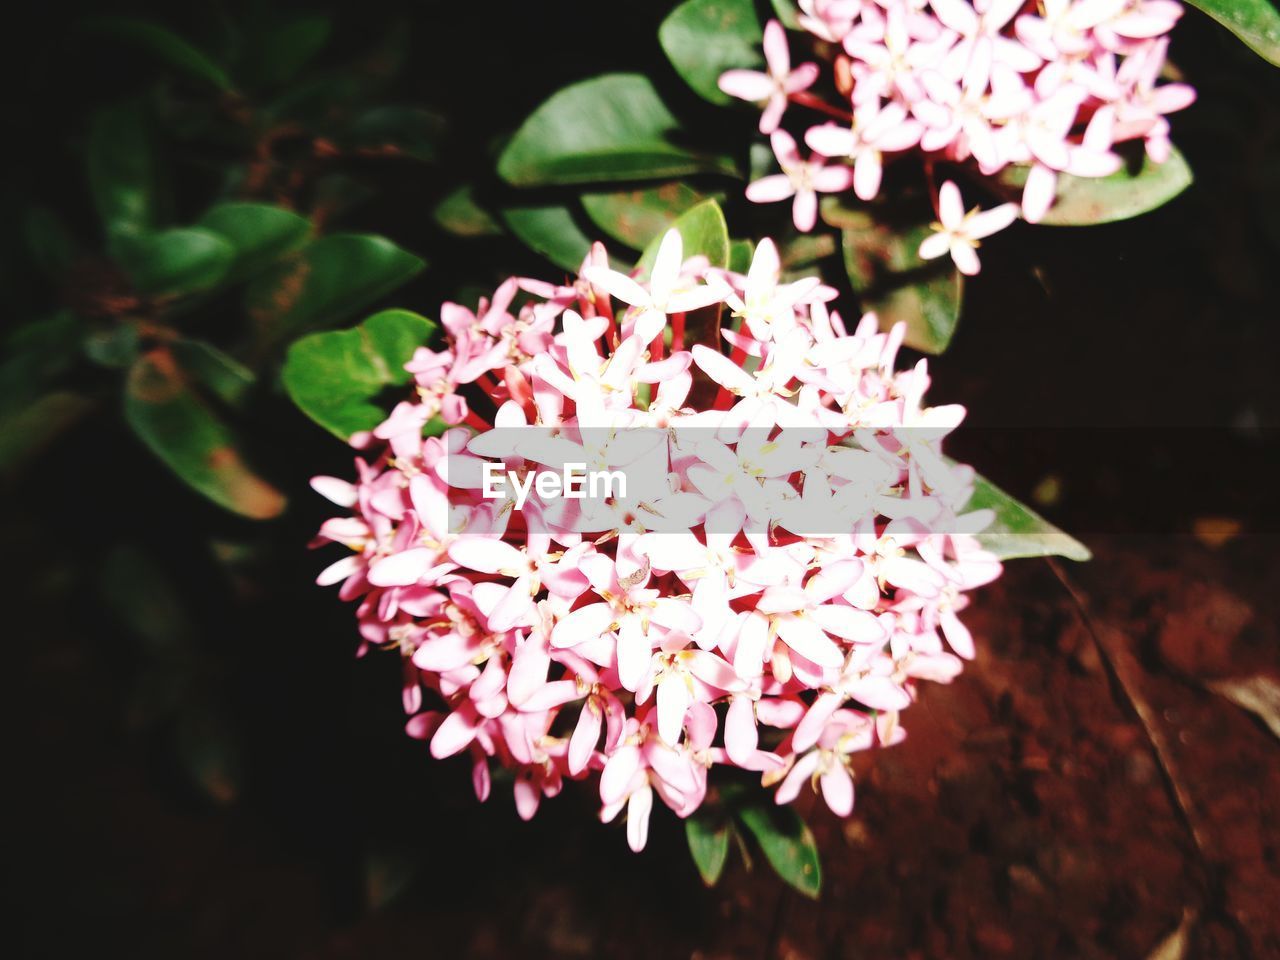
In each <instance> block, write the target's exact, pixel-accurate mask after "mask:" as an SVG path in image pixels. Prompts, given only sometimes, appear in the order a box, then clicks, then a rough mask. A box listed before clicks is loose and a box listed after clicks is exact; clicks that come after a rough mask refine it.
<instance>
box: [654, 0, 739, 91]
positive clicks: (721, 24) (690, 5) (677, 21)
mask: <svg viewBox="0 0 1280 960" xmlns="http://www.w3.org/2000/svg"><path fill="white" fill-rule="evenodd" d="M658 41H659V42H660V43H661V44H662V49H663V50H664V51H666V54H667V58H668V59H669V60H670V61H671V65H672V66H673V67H675V68H676V72H677V73H679V74H680V76H681V77H682V78H683V79H684V82H685V83H687V84H689V86H690V87H692V88H693V90H694V92H695V93H697V94H698V96H700V97H702V98H703V99H704V100H710V101H711V102H712V103H722V104H723V103H729V102H730V101H731V99H732V98H731V97H730V96H729V95H728V94H726V93H724V92H722V91H721V89H720V87H719V85H718V83H717V81H718V80H719V79H720V74H722V73H724V72H725V71H726V70H732V69H736V68H740V67H741V68H746V69H755V68H757V67H760V66H761V65H762V64H763V63H764V54H763V51H762V50H761V44H762V43H763V41H764V30H763V28H762V27H761V26H760V19H759V18H758V17H757V16H756V7H755V3H754V2H752V0H688V2H686V3H682V4H680V6H678V7H676V8H675V9H674V10H672V11H671V13H670V14H669V15H668V16H667V19H665V20H663V21H662V26H660V27H659V28H658Z"/></svg>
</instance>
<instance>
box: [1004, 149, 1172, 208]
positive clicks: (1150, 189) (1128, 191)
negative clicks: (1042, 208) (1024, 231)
mask: <svg viewBox="0 0 1280 960" xmlns="http://www.w3.org/2000/svg"><path fill="white" fill-rule="evenodd" d="M1192 180H1193V177H1192V175H1191V168H1190V167H1189V166H1187V161H1186V159H1185V158H1184V157H1183V156H1182V154H1181V153H1179V152H1178V150H1177V148H1174V149H1173V152H1172V153H1171V154H1170V155H1169V159H1168V160H1166V161H1165V162H1164V163H1155V162H1153V161H1152V160H1151V158H1149V157H1147V156H1146V155H1145V154H1144V155H1143V156H1142V158H1141V160H1140V162H1139V165H1138V166H1137V169H1136V171H1133V170H1130V169H1123V170H1120V171H1119V172H1117V173H1113V174H1112V175H1111V176H1109V177H1097V178H1091V177H1073V176H1071V175H1070V174H1067V173H1064V174H1059V175H1058V192H1057V197H1056V198H1055V200H1054V202H1053V206H1051V207H1050V208H1049V212H1048V213H1046V214H1045V215H1044V218H1043V219H1042V220H1041V221H1040V222H1041V223H1042V224H1046V225H1048V226H1056V227H1089V226H1093V225H1095V224H1099V223H1113V222H1115V221H1116V220H1128V219H1129V218H1130V217H1136V216H1139V215H1140V214H1144V213H1147V212H1149V211H1151V210H1155V209H1156V208H1157V207H1162V206H1164V205H1165V204H1166V203H1168V202H1169V201H1170V200H1172V199H1173V198H1174V197H1176V196H1177V195H1178V194H1180V193H1182V191H1183V190H1185V189H1187V187H1189V186H1191V182H1192ZM1026 182H1027V168H1026V167H1006V168H1005V170H1004V171H1003V172H1002V173H1001V174H1000V183H1001V184H1002V185H1004V186H1005V187H1006V188H1007V190H1008V192H1009V195H1010V196H1011V197H1013V196H1016V195H1018V194H1020V193H1021V191H1022V186H1023V184H1025V183H1026Z"/></svg>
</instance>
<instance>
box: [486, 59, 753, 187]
mask: <svg viewBox="0 0 1280 960" xmlns="http://www.w3.org/2000/svg"><path fill="white" fill-rule="evenodd" d="M678 129H679V121H677V120H676V118H675V117H674V116H673V115H672V113H671V111H670V110H668V109H667V106H666V104H664V103H663V102H662V98H661V97H659V96H658V92H657V91H656V90H655V89H654V88H653V84H652V83H651V82H650V81H649V79H648V78H647V77H644V76H642V75H640V74H635V73H610V74H605V75H604V76H600V77H596V78H594V79H592V80H584V81H582V82H581V83H575V84H573V85H572V86H569V87H565V88H564V89H563V90H560V91H558V92H557V93H555V94H553V95H552V96H551V98H550V99H549V100H547V101H546V102H544V103H543V104H542V105H541V106H539V107H538V108H537V109H536V110H534V112H533V113H532V114H531V115H530V116H529V118H528V119H527V120H525V122H524V125H523V126H521V127H520V129H519V130H517V131H516V134H515V136H514V137H512V138H511V141H510V143H508V144H507V147H506V149H505V150H504V151H503V152H502V156H501V158H500V159H499V160H498V173H499V174H501V175H502V177H503V179H505V180H507V181H508V182H509V183H513V184H515V185H516V186H520V187H529V186H538V185H543V184H554V183H599V182H602V181H606V180H657V179H665V178H668V177H679V176H684V175H685V174H689V173H699V172H707V171H714V172H720V173H729V174H732V173H733V172H734V167H733V163H732V161H731V160H729V159H728V158H727V157H723V156H708V155H704V154H699V153H695V152H693V151H691V150H688V149H686V148H684V147H682V146H677V145H676V144H674V143H672V142H671V139H670V137H671V135H672V134H673V133H676V132H677V131H678Z"/></svg>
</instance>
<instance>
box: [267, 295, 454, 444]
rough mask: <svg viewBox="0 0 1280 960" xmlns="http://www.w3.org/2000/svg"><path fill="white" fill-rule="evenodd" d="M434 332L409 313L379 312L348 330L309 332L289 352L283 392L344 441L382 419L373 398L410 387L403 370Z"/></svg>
mask: <svg viewBox="0 0 1280 960" xmlns="http://www.w3.org/2000/svg"><path fill="white" fill-rule="evenodd" d="M435 329H436V325H435V324H434V323H432V322H431V321H430V320H428V319H427V318H426V317H420V316H418V315H417V314H416V313H410V312H409V311H408V310H384V311H382V312H381V313H377V314H374V315H373V316H372V317H370V318H369V319H368V320H366V321H364V323H362V324H360V325H359V326H357V327H353V328H351V329H350V330H333V331H329V332H327V333H313V334H312V335H311V336H309V337H303V338H302V339H301V340H298V341H297V342H296V343H294V344H293V345H292V346H291V347H289V353H288V355H287V356H286V358H285V362H284V370H283V372H282V374H281V379H282V380H283V382H284V388H285V390H286V391H287V392H288V394H289V396H290V397H291V398H292V399H293V402H294V403H296V404H297V405H298V408H299V409H301V410H302V412H303V413H305V414H306V415H307V416H308V417H310V418H311V419H312V420H314V421H315V422H316V423H318V424H320V426H322V427H324V428H325V429H326V430H328V431H329V432H330V433H332V434H334V435H335V436H336V437H338V438H339V439H342V440H349V439H350V438H351V435H352V434H353V433H358V432H360V431H362V430H372V429H373V428H374V427H376V426H377V425H378V424H379V423H381V422H382V421H383V420H384V419H386V415H387V412H386V411H385V410H383V409H381V408H380V407H378V406H376V405H375V404H374V403H373V402H372V401H373V399H374V398H375V397H377V396H378V394H379V393H381V392H382V391H383V390H384V389H385V388H386V387H389V386H401V385H404V384H407V383H408V382H409V380H410V379H411V377H410V375H409V373H408V372H407V371H406V370H405V369H404V365H405V364H406V363H407V362H408V361H409V360H410V358H412V357H413V353H414V351H415V350H417V349H418V347H421V346H425V345H426V343H427V341H428V340H429V339H430V338H431V335H432V333H434V332H435Z"/></svg>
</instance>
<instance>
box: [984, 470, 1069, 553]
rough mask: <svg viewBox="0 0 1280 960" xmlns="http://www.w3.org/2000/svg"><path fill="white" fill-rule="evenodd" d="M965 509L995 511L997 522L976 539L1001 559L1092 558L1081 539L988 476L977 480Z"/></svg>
mask: <svg viewBox="0 0 1280 960" xmlns="http://www.w3.org/2000/svg"><path fill="white" fill-rule="evenodd" d="M965 509H966V510H993V511H995V515H996V518H995V520H994V521H993V522H992V523H991V525H990V526H988V527H987V529H986V530H984V531H983V532H982V533H980V534H978V535H977V537H978V541H979V542H980V543H981V544H982V546H983V548H984V549H986V550H989V551H990V552H991V553H994V554H995V555H996V556H997V557H999V558H1000V559H1001V560H1012V559H1014V558H1017V557H1052V556H1058V557H1066V558H1067V559H1068V560H1079V561H1085V560H1089V559H1091V558H1092V556H1093V554H1091V553H1090V552H1089V548H1088V547H1086V546H1085V545H1084V544H1083V543H1081V542H1080V541H1079V540H1077V539H1075V538H1074V537H1072V536H1071V535H1070V534H1067V533H1063V532H1062V531H1061V530H1059V529H1058V528H1057V527H1055V526H1054V525H1053V524H1051V523H1050V522H1049V521H1048V520H1046V519H1045V518H1044V517H1042V516H1040V515H1039V514H1038V513H1036V512H1035V511H1034V510H1032V509H1031V508H1030V507H1028V506H1027V505H1026V504H1024V503H1019V502H1018V501H1017V500H1015V499H1014V498H1013V497H1011V496H1009V495H1008V494H1007V493H1005V492H1004V491H1003V490H1001V489H1000V488H999V487H997V486H996V485H995V484H993V483H992V482H991V481H990V480H988V479H987V478H986V477H983V476H980V475H979V476H976V477H975V478H974V487H973V496H972V497H970V499H969V504H968V506H967V507H966V508H965Z"/></svg>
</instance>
